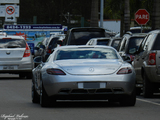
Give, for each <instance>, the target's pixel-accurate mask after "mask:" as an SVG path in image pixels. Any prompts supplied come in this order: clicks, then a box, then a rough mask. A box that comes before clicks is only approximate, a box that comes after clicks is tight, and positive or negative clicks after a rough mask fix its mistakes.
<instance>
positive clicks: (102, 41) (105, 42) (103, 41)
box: [97, 39, 110, 45]
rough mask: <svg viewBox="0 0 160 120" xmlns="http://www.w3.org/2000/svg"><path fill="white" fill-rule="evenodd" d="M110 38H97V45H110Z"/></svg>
mask: <svg viewBox="0 0 160 120" xmlns="http://www.w3.org/2000/svg"><path fill="white" fill-rule="evenodd" d="M109 42H110V40H109V39H106V40H97V45H109Z"/></svg>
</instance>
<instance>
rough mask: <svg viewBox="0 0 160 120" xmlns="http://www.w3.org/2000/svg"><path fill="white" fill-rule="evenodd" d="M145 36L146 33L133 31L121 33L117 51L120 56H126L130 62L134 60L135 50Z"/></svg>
mask: <svg viewBox="0 0 160 120" xmlns="http://www.w3.org/2000/svg"><path fill="white" fill-rule="evenodd" d="M145 36H146V33H135V34H125V35H123V38H122V41H121V43H120V44H119V47H118V49H117V50H118V52H119V54H120V55H121V56H122V57H128V58H129V59H128V62H129V63H131V62H132V61H133V60H134V57H135V52H136V51H137V50H138V48H139V46H140V44H141V42H142V40H143V39H144V37H145Z"/></svg>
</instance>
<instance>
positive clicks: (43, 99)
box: [40, 84, 56, 107]
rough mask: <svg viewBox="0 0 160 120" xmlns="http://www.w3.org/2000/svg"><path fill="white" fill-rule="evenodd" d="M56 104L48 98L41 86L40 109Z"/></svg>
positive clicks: (54, 100) (52, 99)
mask: <svg viewBox="0 0 160 120" xmlns="http://www.w3.org/2000/svg"><path fill="white" fill-rule="evenodd" d="M55 103H56V99H54V98H50V97H49V96H48V95H47V93H46V91H45V89H44V86H43V84H42V89H41V90H40V104H41V107H49V106H54V105H55Z"/></svg>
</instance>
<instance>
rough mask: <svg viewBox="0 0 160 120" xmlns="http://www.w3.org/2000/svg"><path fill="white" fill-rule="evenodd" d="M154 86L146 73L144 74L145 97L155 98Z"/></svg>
mask: <svg viewBox="0 0 160 120" xmlns="http://www.w3.org/2000/svg"><path fill="white" fill-rule="evenodd" d="M152 88H153V87H152V84H151V83H150V82H149V80H148V78H147V76H146V73H144V74H143V97H145V98H151V97H153V89H152Z"/></svg>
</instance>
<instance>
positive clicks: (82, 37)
mask: <svg viewBox="0 0 160 120" xmlns="http://www.w3.org/2000/svg"><path fill="white" fill-rule="evenodd" d="M98 37H105V34H104V32H97V31H89V32H88V31H86V32H85V31H84V32H72V34H71V40H70V43H69V44H70V45H85V44H86V43H87V42H88V40H90V39H91V38H98Z"/></svg>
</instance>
